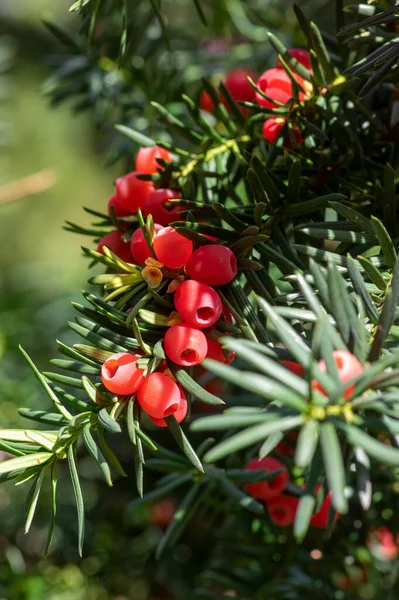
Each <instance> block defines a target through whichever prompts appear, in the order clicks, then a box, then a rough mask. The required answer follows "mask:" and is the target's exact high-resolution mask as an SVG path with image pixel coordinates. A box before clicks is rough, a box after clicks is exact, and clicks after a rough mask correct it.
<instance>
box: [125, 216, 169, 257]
mask: <svg viewBox="0 0 399 600" xmlns="http://www.w3.org/2000/svg"><path fill="white" fill-rule="evenodd" d="M154 229H155V232H156V233H158V231H161V229H163V227H162V225H159V224H158V223H154ZM130 251H131V253H132V255H133V260H134V262H135V264H136V265H144V264H145V261H146V260H147V258H150V256H152V254H151V251H150V249H149V247H148V244H147V242H146V241H145V237H144V234H143V232H142V230H141V227H139V228H138V229H136V231H135V232H134V233H133V235H132V239H131V241H130Z"/></svg>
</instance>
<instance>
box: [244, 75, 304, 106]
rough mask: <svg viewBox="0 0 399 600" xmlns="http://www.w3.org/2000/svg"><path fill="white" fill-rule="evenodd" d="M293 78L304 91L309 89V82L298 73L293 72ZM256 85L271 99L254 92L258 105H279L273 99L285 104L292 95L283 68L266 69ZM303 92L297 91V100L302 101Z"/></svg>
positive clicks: (290, 86)
mask: <svg viewBox="0 0 399 600" xmlns="http://www.w3.org/2000/svg"><path fill="white" fill-rule="evenodd" d="M293 76H294V78H295V79H296V81H297V82H298V83H299V85H300V86H301V87H302V88H303V90H304V91H305V93H307V92H310V91H311V89H312V88H311V84H310V83H309V82H308V81H305V80H304V79H303V78H302V77H300V75H297V74H296V73H293ZM257 87H258V88H259V89H260V90H262V92H263V93H264V94H266V96H268V97H269V98H270V99H271V100H267V99H266V98H264V97H263V96H261V95H260V94H259V93H258V92H256V94H255V96H256V101H257V103H258V104H260V106H263V107H264V108H277V107H278V106H279V105H278V104H275V102H273V100H276V101H277V102H280V103H281V104H284V105H285V104H287V102H288V100H290V99H291V98H292V97H293V91H292V82H291V79H290V78H289V76H288V75H287V73H286V72H285V71H284V70H283V69H268V70H267V71H265V72H264V73H263V74H262V75H261V76H260V77H259V79H258V82H257ZM305 93H304V92H301V91H299V94H298V95H299V100H300V102H303V101H304V100H305V97H306V96H305Z"/></svg>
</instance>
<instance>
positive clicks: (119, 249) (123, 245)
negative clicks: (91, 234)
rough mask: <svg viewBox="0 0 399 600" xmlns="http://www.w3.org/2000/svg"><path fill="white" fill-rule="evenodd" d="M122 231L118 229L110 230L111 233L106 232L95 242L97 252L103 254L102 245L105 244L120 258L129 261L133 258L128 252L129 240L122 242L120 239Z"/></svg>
mask: <svg viewBox="0 0 399 600" xmlns="http://www.w3.org/2000/svg"><path fill="white" fill-rule="evenodd" d="M122 235H123V234H122V233H121V232H120V231H111V233H107V234H106V235H104V237H102V238H101V240H100V241H99V242H98V244H97V252H100V254H104V252H103V247H104V246H106V247H107V248H109V249H110V250H111V252H113V253H114V254H116V256H119V258H121V259H122V260H124V261H126V262H128V263H131V262H132V260H133V257H132V253H131V252H130V244H129V242H124V241H123V240H122Z"/></svg>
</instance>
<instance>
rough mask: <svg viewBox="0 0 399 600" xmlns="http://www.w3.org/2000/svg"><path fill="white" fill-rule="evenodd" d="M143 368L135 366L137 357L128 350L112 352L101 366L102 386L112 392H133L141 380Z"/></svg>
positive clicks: (124, 394)
mask: <svg viewBox="0 0 399 600" xmlns="http://www.w3.org/2000/svg"><path fill="white" fill-rule="evenodd" d="M143 372H144V371H143V369H139V368H138V366H137V358H136V357H135V356H133V354H129V353H128V352H118V353H117V354H113V355H112V356H110V357H109V358H107V360H106V361H105V362H104V364H103V365H102V367H101V379H102V382H103V384H104V386H105V387H106V388H107V390H109V391H110V392H112V393H113V394H118V395H119V396H127V395H129V394H134V393H135V392H136V391H137V390H138V388H139V387H140V385H141V383H142V381H143Z"/></svg>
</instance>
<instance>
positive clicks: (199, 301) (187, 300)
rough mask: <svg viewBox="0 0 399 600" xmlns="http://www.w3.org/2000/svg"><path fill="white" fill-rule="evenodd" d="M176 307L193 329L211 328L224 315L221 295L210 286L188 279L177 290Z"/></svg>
mask: <svg viewBox="0 0 399 600" xmlns="http://www.w3.org/2000/svg"><path fill="white" fill-rule="evenodd" d="M174 302H175V307H176V310H177V312H178V313H179V314H180V316H181V317H182V319H183V320H184V321H186V323H188V324H189V325H192V326H193V327H211V326H212V325H214V324H215V323H216V321H218V320H219V318H220V315H221V314H222V309H223V306H222V301H221V299H220V297H219V294H218V293H217V292H215V290H214V289H213V288H211V287H209V285H206V284H205V283H201V282H199V281H195V280H194V279H187V280H186V281H183V283H182V284H181V285H179V287H178V288H177V290H176V292H175V297H174Z"/></svg>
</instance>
